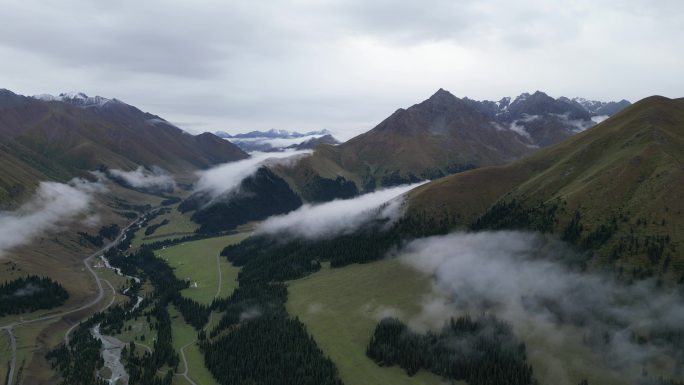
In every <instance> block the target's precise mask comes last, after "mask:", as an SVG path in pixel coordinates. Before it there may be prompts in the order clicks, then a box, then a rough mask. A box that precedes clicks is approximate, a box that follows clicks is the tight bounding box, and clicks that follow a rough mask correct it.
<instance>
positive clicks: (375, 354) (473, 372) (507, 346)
mask: <svg viewBox="0 0 684 385" xmlns="http://www.w3.org/2000/svg"><path fill="white" fill-rule="evenodd" d="M366 354H367V355H368V357H370V358H371V359H373V360H374V361H375V362H376V363H377V364H378V365H381V366H393V365H399V366H400V367H401V368H403V369H404V370H406V373H407V374H408V375H410V376H412V375H414V374H416V373H417V372H418V371H419V370H427V371H430V372H432V373H435V374H437V375H439V376H442V377H443V378H448V379H450V380H455V381H459V380H463V381H466V382H467V383H468V384H469V385H500V384H510V385H531V384H537V381H536V380H535V379H534V375H533V370H532V366H531V365H530V364H528V363H527V357H526V349H525V344H524V343H522V342H520V341H518V340H517V338H516V337H515V336H514V335H513V331H512V329H511V327H510V325H508V324H507V323H505V322H503V321H501V320H499V319H497V318H496V317H494V316H492V315H482V316H480V317H478V318H476V319H472V318H470V317H469V316H463V317H459V318H456V319H453V318H452V319H451V320H450V321H448V322H447V323H446V324H445V325H444V327H443V328H442V330H441V331H440V332H439V333H434V332H428V333H426V334H419V333H417V332H415V331H413V330H411V329H410V328H409V327H408V326H406V325H405V324H404V323H402V322H401V321H399V320H398V319H396V318H385V319H383V320H382V321H380V323H379V324H378V325H377V327H376V328H375V331H374V333H373V336H372V337H371V340H370V343H369V344H368V348H367V350H366Z"/></svg>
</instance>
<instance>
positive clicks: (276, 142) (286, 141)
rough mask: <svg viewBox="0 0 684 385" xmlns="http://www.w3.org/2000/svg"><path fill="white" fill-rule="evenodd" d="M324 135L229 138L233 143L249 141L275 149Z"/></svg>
mask: <svg viewBox="0 0 684 385" xmlns="http://www.w3.org/2000/svg"><path fill="white" fill-rule="evenodd" d="M321 136H323V135H307V136H300V137H298V138H245V139H241V138H237V139H236V138H231V139H228V140H230V141H231V142H232V143H235V144H238V145H239V144H241V143H249V144H253V145H264V146H270V147H272V148H274V149H283V148H286V147H289V146H293V145H296V144H300V143H303V142H306V141H307V140H310V139H315V138H320V137H321Z"/></svg>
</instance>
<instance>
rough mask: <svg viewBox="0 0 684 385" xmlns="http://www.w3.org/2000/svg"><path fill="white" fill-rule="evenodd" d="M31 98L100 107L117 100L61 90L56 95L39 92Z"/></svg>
mask: <svg viewBox="0 0 684 385" xmlns="http://www.w3.org/2000/svg"><path fill="white" fill-rule="evenodd" d="M33 98H34V99H38V100H43V101H46V102H55V101H56V102H64V103H69V104H73V105H76V106H79V107H93V106H95V107H102V106H104V105H105V104H107V103H109V102H117V100H116V99H107V98H104V97H102V96H88V95H86V94H84V93H83V92H62V93H61V94H59V95H57V96H54V95H50V94H40V95H34V96H33Z"/></svg>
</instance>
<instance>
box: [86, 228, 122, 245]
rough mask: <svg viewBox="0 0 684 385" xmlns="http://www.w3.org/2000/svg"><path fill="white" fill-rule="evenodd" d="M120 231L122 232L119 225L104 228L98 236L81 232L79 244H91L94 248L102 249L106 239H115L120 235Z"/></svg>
mask: <svg viewBox="0 0 684 385" xmlns="http://www.w3.org/2000/svg"><path fill="white" fill-rule="evenodd" d="M119 231H121V228H119V225H117V224H112V225H109V226H102V227H101V228H100V231H99V232H98V233H97V235H91V234H89V233H87V232H83V231H81V232H79V233H78V235H79V242H80V243H81V244H82V245H86V244H88V243H89V244H91V245H93V246H97V247H102V246H103V245H104V240H105V239H109V240H113V239H115V238H116V237H117V236H118V235H119Z"/></svg>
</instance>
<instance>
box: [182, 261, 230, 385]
mask: <svg viewBox="0 0 684 385" xmlns="http://www.w3.org/2000/svg"><path fill="white" fill-rule="evenodd" d="M216 270H217V271H218V286H217V287H216V294H215V295H214V299H218V298H219V297H220V296H221V285H222V281H221V280H222V277H221V252H218V253H216ZM211 317H212V314H211V313H209V320H208V321H207V324H206V325H205V326H204V329H203V330H204V331H207V328H209V325H210V324H211ZM196 342H197V337H196V336H195V339H193V340H192V341H190V342H188V343H187V344H185V345H183V346H182V347H181V348H180V356H181V358H182V359H183V368H184V370H183V372H182V373H174V375H175V376H181V377H183V378H185V380H186V381H187V382H189V383H190V384H192V385H197V383H196V382H195V381H193V380H192V379H191V378H190V376H189V375H188V360H187V359H186V358H185V348H187V347H188V346H190V345H192V344H194V343H196Z"/></svg>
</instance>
